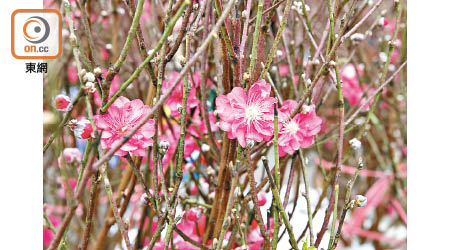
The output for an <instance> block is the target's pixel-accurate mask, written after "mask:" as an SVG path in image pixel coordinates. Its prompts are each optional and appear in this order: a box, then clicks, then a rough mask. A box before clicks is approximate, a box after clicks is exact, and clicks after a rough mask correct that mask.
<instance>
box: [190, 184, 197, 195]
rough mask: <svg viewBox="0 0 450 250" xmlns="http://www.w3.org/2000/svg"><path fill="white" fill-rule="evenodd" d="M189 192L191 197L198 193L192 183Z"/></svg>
mask: <svg viewBox="0 0 450 250" xmlns="http://www.w3.org/2000/svg"><path fill="white" fill-rule="evenodd" d="M189 192H190V193H191V195H196V194H197V192H198V188H197V185H195V184H194V183H192V184H191V186H190V187H189Z"/></svg>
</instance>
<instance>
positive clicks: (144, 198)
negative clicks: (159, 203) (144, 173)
mask: <svg viewBox="0 0 450 250" xmlns="http://www.w3.org/2000/svg"><path fill="white" fill-rule="evenodd" d="M148 202H149V198H148V196H147V194H146V193H143V194H142V195H141V198H140V199H139V204H140V205H141V206H144V205H147V204H148Z"/></svg>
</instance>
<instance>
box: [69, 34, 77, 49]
mask: <svg viewBox="0 0 450 250" xmlns="http://www.w3.org/2000/svg"><path fill="white" fill-rule="evenodd" d="M69 40H70V44H71V45H72V46H77V37H76V36H75V34H73V33H72V34H70V36H69Z"/></svg>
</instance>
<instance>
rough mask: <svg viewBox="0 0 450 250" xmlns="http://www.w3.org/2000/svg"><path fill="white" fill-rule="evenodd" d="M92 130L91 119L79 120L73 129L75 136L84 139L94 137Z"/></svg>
mask: <svg viewBox="0 0 450 250" xmlns="http://www.w3.org/2000/svg"><path fill="white" fill-rule="evenodd" d="M92 132H93V129H92V124H91V122H90V121H89V120H81V121H78V122H77V123H76V125H75V128H74V129H73V133H74V134H75V137H77V138H78V139H82V140H85V139H88V138H90V137H92Z"/></svg>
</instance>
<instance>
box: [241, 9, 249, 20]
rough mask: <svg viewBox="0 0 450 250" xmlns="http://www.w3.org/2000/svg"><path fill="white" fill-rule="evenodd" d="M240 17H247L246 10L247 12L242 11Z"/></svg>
mask: <svg viewBox="0 0 450 250" xmlns="http://www.w3.org/2000/svg"><path fill="white" fill-rule="evenodd" d="M242 17H243V18H244V19H246V18H247V17H248V12H247V10H243V11H242Z"/></svg>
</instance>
